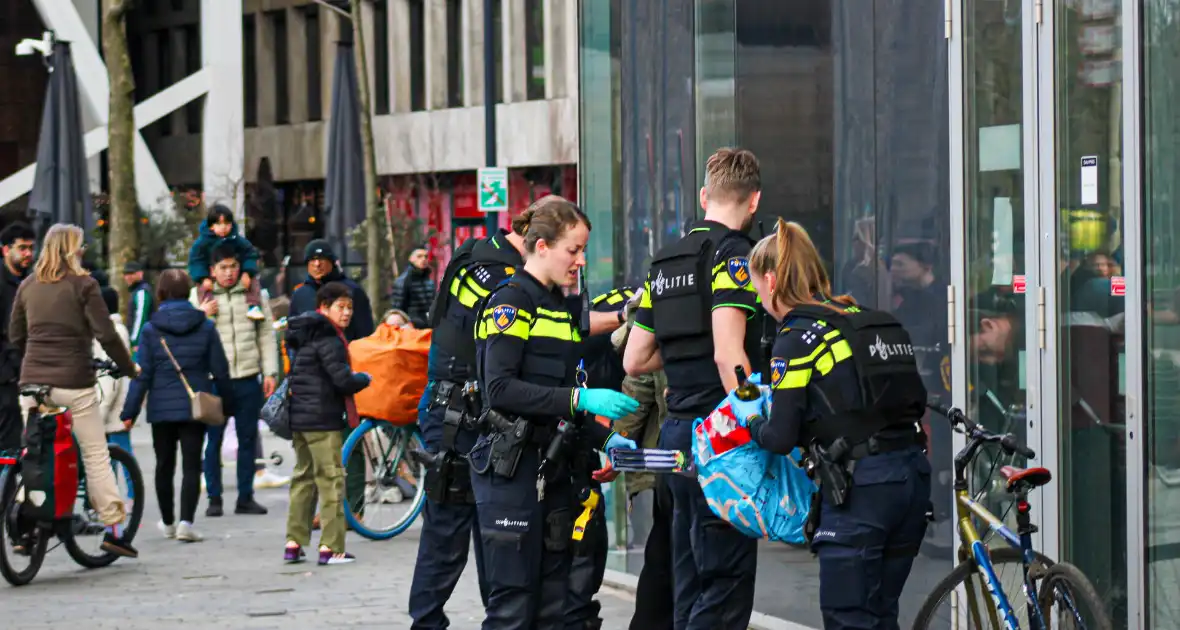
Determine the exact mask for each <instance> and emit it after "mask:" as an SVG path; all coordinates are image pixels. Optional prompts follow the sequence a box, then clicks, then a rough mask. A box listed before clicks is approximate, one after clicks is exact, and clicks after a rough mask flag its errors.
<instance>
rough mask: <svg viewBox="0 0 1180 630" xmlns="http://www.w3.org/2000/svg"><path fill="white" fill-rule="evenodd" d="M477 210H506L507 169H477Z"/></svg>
mask: <svg viewBox="0 0 1180 630" xmlns="http://www.w3.org/2000/svg"><path fill="white" fill-rule="evenodd" d="M479 211H480V212H507V211H508V169H506V168H495V167H492V168H481V169H479Z"/></svg>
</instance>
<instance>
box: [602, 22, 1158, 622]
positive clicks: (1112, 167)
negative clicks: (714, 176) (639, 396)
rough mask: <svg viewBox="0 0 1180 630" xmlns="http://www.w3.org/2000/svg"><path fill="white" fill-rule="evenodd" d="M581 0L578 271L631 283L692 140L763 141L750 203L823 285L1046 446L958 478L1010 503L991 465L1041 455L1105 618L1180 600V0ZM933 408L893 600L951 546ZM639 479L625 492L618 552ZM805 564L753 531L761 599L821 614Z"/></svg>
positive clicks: (779, 610) (663, 221) (692, 166)
mask: <svg viewBox="0 0 1180 630" xmlns="http://www.w3.org/2000/svg"><path fill="white" fill-rule="evenodd" d="M580 6H581V9H580V11H581V13H580V29H581V60H580V61H581V63H580V67H581V91H580V94H581V97H580V98H581V101H582V107H581V126H582V129H581V164H580V173H581V175H582V177H581V186H582V188H581V193H580V198H581V201H582V204H583V205H584V207H585V208H586V209H587V211H588V212H590V213H591V216H592V218H593V219H594V221H595V225H596V226H606V225H611V226H613V229H612V230H604V229H601V228H599V229H597V230H595V231H594V233H593V234H592V237H591V258H592V261H591V278H592V279H593V281H592V284H593V285H594V287H595V288H605V287H607V286H612V285H616V286H617V285H620V284H632V285H634V284H638V283H639V282H640V281H641V280H642V278H643V276H644V274H645V272H646V268H647V265H648V264H649V262H650V258H651V256H652V254H653V253H654V252H655V251H656V250H658V249H659V248H660V247H661V246H662V245H663V244H666V243H668V242H670V241H672V240H674V239H676V238H678V237H679V235H680V233H681V229H682V227H683V226H684V225H685V224H686V223H687V222H690V221H692V220H694V219H695V218H698V217H699V216H700V214H701V210H700V208H699V206H698V190H699V188H700V186H701V182H702V179H703V178H702V169H703V164H704V161H705V159H706V158H707V157H708V155H709V154H710V153H712V152H713V151H714V150H715V149H717V148H718V147H721V146H741V147H744V148H748V149H751V150H753V151H754V152H755V153H756V154H757V155H758V156H759V158H760V159H761V162H762V169H763V187H764V188H763V197H762V203H761V205H760V207H759V217H758V218H759V219H762V221H763V223H764V224H765V225H766V228H767V229H768V230H769V229H771V227H772V226H773V221H774V220H775V219H776V218H777V217H783V218H787V219H790V220H794V221H797V222H799V223H801V224H802V225H803V226H805V227H806V228H807V229H808V231H809V232H810V233H811V235H812V237H813V239H814V240H815V241H816V243H817V245H818V246H819V249H820V251H821V252H822V253H823V255H824V257H825V258H826V260H827V261H828V263H829V268H830V270H831V272H832V275H833V278H834V281H835V283H836V289H837V291H839V292H843V293H849V294H851V295H853V296H854V297H856V298H857V300H858V301H860V302H861V303H863V304H867V305H870V306H874V307H876V308H880V309H886V310H889V311H891V312H893V313H894V314H895V315H896V316H897V317H898V318H899V319H900V320H901V321H902V322H903V323H904V324H905V325H906V326H907V328H908V329H909V330H910V332H911V335H912V336H913V338H914V343H915V346H916V349H917V351H918V354H919V363H920V368H921V370H922V373H923V376H924V378H925V382H926V385H927V388H928V389H929V390H930V392H931V393H932V394H933V395H935V396H938V397H940V398H941V399H942V400H943V401H944V402H946V403H949V404H954V405H956V406H959V407H962V408H964V409H965V410H967V411H968V412H969V414H971V415H972V416H973V417H975V418H976V419H977V420H979V421H980V422H982V423H983V424H985V425H987V426H988V427H990V428H991V429H993V430H996V431H1001V430H1002V431H1009V432H1012V433H1015V434H1017V435H1018V436H1019V437H1020V438H1021V439H1023V440H1025V441H1026V442H1027V443H1028V444H1029V445H1030V446H1031V447H1032V448H1033V449H1035V450H1036V451H1037V453H1038V457H1037V458H1036V459H1035V460H1032V461H1030V462H1025V461H1023V460H1019V459H1017V460H1012V459H1010V458H1006V457H1004V456H1002V454H1000V453H989V454H988V457H985V458H983V459H981V460H980V462H979V464H978V465H977V466H976V467H975V469H974V470H973V471H972V491H973V492H976V493H978V496H979V497H980V498H981V500H982V501H984V502H985V503H986V504H987V505H988V506H989V507H990V508H991V509H992V510H993V511H995V512H996V513H997V514H1000V515H1003V517H1004V518H1005V519H1006V520H1008V521H1012V520H1014V517H1013V514H1012V512H1013V510H1012V501H1011V497H1010V496H1009V495H1007V494H1006V493H1005V491H1004V488H1003V482H1002V479H1000V475H999V468H1000V466H1003V465H1009V464H1011V465H1017V466H1023V465H1037V466H1045V467H1047V468H1049V469H1050V470H1051V471H1052V473H1053V475H1054V480H1053V482H1052V483H1051V484H1050V485H1048V486H1046V487H1044V488H1042V489H1040V490H1038V491H1037V492H1035V493H1034V495H1033V496H1032V501H1033V504H1034V521H1035V522H1037V523H1038V524H1039V526H1040V531H1039V533H1038V534H1037V535H1036V543H1037V545H1038V548H1039V549H1040V550H1041V551H1043V552H1044V553H1045V554H1046V555H1049V556H1051V557H1053V558H1056V559H1059V560H1067V561H1070V562H1072V563H1074V564H1076V565H1078V566H1079V567H1080V568H1081V569H1082V570H1083V571H1084V572H1085V573H1086V574H1087V575H1088V576H1089V577H1090V579H1091V580H1092V581H1093V582H1094V583H1095V585H1096V587H1097V588H1098V591H1099V594H1100V595H1101V596H1102V598H1103V600H1104V601H1105V602H1106V603H1107V605H1108V608H1109V612H1110V614H1111V615H1112V617H1113V618H1114V619H1115V622H1116V627H1124V628H1174V627H1178V626H1180V603H1178V602H1180V600H1177V598H1176V597H1175V592H1176V590H1177V588H1180V394H1178V393H1177V392H1180V266H1178V263H1177V262H1176V261H1177V259H1178V257H1180V218H1178V217H1180V210H1178V209H1177V206H1176V204H1177V203H1178V202H1180V183H1178V182H1180V2H1178V1H1177V0H1140V1H1132V0H946V1H945V2H934V1H930V0H922V1H919V0H857V1H855V2H851V1H847V0H844V1H841V0H777V1H776V2H766V1H765V0H581V2H580ZM925 425H926V430H927V433H928V435H929V438H930V458H931V462H932V465H933V468H934V470H935V473H934V490H935V493H934V497H933V499H934V503H935V517H936V520H935V522H934V523H933V524H932V525H931V527H930V532H929V534H928V536H927V539H926V541H925V543H924V545H923V547H922V550H921V553H920V555H919V556H918V557H917V559H916V561H915V565H914V571H913V574H912V577H911V579H910V582H909V583H908V585H907V589H906V593H905V595H904V597H903V600H902V605H901V610H902V617H903V619H902V624H903V625H908V624H909V623H911V621H912V615H913V614H914V613H915V612H916V610H917V608H918V606H919V605H920V603H921V601H922V600H923V598H924V597H925V595H926V593H928V592H929V591H930V589H931V587H932V586H933V585H934V584H935V583H936V582H937V581H938V580H939V579H941V577H942V576H943V575H945V574H946V573H947V572H948V571H949V570H950V568H951V566H952V561H953V559H954V557H955V551H954V547H955V542H954V540H955V539H954V527H953V523H952V521H953V519H951V518H950V516H951V514H952V511H953V506H952V497H951V489H950V485H949V480H950V474H951V472H950V467H951V459H952V457H953V454H954V452H955V449H956V447H958V446H961V445H962V438H961V437H960V436H958V435H956V434H953V433H952V432H951V431H950V430H949V429H948V427H947V424H946V421H945V420H944V419H942V418H937V417H935V418H927V419H926V420H925ZM616 490H617V491H618V492H619V495H620V496H625V493H624V492H623V491H622V490H621V489H616ZM1173 493H1175V494H1173ZM642 505H643V501H642V497H640V498H639V499H638V500H637V501H636V502H635V506H636V507H634V508H633V509H632V511H631V518H629V519H628V518H627V517H626V512H625V511H624V510H623V509H622V508H620V507H616V510H615V514H616V515H617V517H616V519H615V520H616V522H615V528H614V529H615V538H614V544H615V549H616V554H615V558H614V560H615V562H616V563H617V568H626V569H627V570H628V571H631V572H636V571H638V569H639V567H640V564H641V558H639V557H638V556H639V554H637V553H635V552H634V551H632V552H630V553H627V552H626V548H627V547H628V545H630V547H631V548H632V550H634V549H636V548H638V547H639V546H640V545H641V544H642V539H643V536H644V531H643V530H644V527H645V523H644V522H643V521H644V519H643V518H642V509H640V507H639V506H642ZM624 543H626V544H624ZM997 544H1002V543H999V542H998V541H997ZM817 577H818V565H817V564H816V562H815V560H814V559H813V558H812V556H811V555H810V553H808V552H807V551H806V550H800V549H793V548H790V547H787V546H783V545H776V544H770V543H763V546H762V551H761V556H760V559H759V577H758V585H757V600H756V606H755V608H756V610H758V611H759V612H761V613H765V614H769V615H773V616H776V617H781V618H784V619H787V620H789V621H793V622H796V623H801V624H804V625H807V626H813V627H819V626H820V625H822V624H821V620H820V616H819V611H818V600H817V594H818V588H817ZM1001 577H1003V576H1001ZM960 627H967V626H964V625H961V626H960Z"/></svg>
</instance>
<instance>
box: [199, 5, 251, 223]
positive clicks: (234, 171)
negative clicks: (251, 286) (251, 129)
mask: <svg viewBox="0 0 1180 630" xmlns="http://www.w3.org/2000/svg"><path fill="white" fill-rule="evenodd" d="M201 61H202V64H203V65H204V67H205V68H206V69H208V70H209V72H210V73H211V74H212V75H213V77H212V80H211V81H210V82H209V93H208V95H207V96H206V98H205V107H204V110H205V114H204V116H205V118H204V121H203V123H204V124H203V125H202V127H201V129H202V133H201V181H202V186H203V187H204V190H205V203H206V204H208V205H212V204H213V203H216V202H219V201H220V202H224V203H227V204H232V205H230V207H231V208H233V210H234V216H235V217H237V218H238V220H239V221H244V220H245V208H246V204H245V203H244V202H245V196H244V194H243V193H244V189H243V186H242V184H243V182H244V181H245V175H244V173H245V160H246V140H245V129H244V127H243V125H244V122H245V117H244V112H243V110H244V104H243V100H244V98H243V94H242V92H243V87H242V0H201ZM260 91H261V90H260Z"/></svg>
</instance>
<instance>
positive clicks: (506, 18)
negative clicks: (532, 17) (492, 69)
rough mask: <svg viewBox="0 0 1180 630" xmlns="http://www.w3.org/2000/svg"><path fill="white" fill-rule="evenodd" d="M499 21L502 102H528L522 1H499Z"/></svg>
mask: <svg viewBox="0 0 1180 630" xmlns="http://www.w3.org/2000/svg"><path fill="white" fill-rule="evenodd" d="M500 1H501V2H503V3H504V4H503V6H502V7H501V8H500V21H501V24H502V25H503V29H504V32H503V33H502V36H503V39H501V40H500V42H501V46H500V54H501V55H503V57H504V90H503V93H504V102H505V103H519V102H522V101H526V100H528V74H527V73H528V66H527V64H526V63H525V60H526V59H527V58H528V47H527V46H526V45H525V35H524V33H525V30H524V29H525V24H526V22H527V20H528V16H526V15H525V10H524V8H525V7H524V0H500Z"/></svg>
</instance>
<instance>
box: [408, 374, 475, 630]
mask: <svg viewBox="0 0 1180 630" xmlns="http://www.w3.org/2000/svg"><path fill="white" fill-rule="evenodd" d="M433 397H434V388H433V387H427V388H426V392H425V393H424V394H423V395H422V401H421V402H420V403H419V405H418V418H419V420H418V425H419V427H420V428H421V429H422V436H423V441H424V442H426V448H427V449H429V450H430V451H431V452H438V450H439V449H440V448H441V447H442V439H443V438H442V433H443V431H442V430H443V414H444V413H445V412H446V408H445V407H442V406H431V405H430V401H431V400H433ZM475 438H476V436H475V435H474V434H472V433H471V432H469V431H460V432H459V434H458V436H457V437H456V438H455V447H456V450H458V451H459V452H462V453H466V452H467V451H469V450H471V447H472V446H473V445H474V444H475ZM468 541H471V542H470V543H469V542H468ZM472 544H474V546H475V568H476V572H477V573H478V575H479V591H480V596H481V597H482V598H483V600H484V604H485V605H486V604H487V593H488V589H487V579H486V572H485V571H484V566H483V556H482V553H481V549H480V546H481V544H482V540H481V539H480V535H479V523H478V522H477V520H476V516H475V506H474V505H470V504H465V503H439V502H436V501H434V500H432V499H430V498H427V499H426V505H425V506H423V510H422V533H421V537H420V538H419V541H418V561H417V563H416V564H415V565H414V577H413V581H412V582H411V583H410V607H409V612H410V618H411V619H413V623H412V624H411V626H410V627H411V628H413V630H433V629H436V628H437V629H442V628H447V627H448V626H449V625H450V620H448V619H447V616H446V613H444V612H443V607H444V606H445V605H446V603H447V600H449V599H450V598H451V594H452V593H454V592H455V585H457V584H458V583H459V577H460V576H461V575H463V570H464V569H465V568H466V567H467V553H468V549H470V547H471V545H472Z"/></svg>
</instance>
